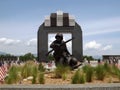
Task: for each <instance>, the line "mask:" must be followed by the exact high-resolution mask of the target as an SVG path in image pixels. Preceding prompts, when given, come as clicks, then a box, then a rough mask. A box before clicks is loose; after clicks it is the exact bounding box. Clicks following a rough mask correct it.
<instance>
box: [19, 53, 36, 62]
mask: <svg viewBox="0 0 120 90" xmlns="http://www.w3.org/2000/svg"><path fill="white" fill-rule="evenodd" d="M34 59H35V57H34V55H33V54H32V53H27V54H25V55H23V56H20V60H22V61H28V60H34Z"/></svg>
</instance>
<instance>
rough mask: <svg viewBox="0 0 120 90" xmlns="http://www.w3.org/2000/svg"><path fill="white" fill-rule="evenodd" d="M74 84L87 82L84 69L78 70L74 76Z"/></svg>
mask: <svg viewBox="0 0 120 90" xmlns="http://www.w3.org/2000/svg"><path fill="white" fill-rule="evenodd" d="M71 83H72V84H83V83H85V75H84V73H83V72H82V71H80V70H77V71H76V72H75V74H74V75H73V77H72V82H71Z"/></svg>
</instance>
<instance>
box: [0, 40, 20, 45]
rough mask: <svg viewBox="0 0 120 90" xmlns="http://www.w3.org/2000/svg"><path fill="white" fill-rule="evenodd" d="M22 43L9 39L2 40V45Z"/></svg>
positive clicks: (0, 41)
mask: <svg viewBox="0 0 120 90" xmlns="http://www.w3.org/2000/svg"><path fill="white" fill-rule="evenodd" d="M17 43H20V40H15V39H9V38H0V44H5V45H13V44H17Z"/></svg>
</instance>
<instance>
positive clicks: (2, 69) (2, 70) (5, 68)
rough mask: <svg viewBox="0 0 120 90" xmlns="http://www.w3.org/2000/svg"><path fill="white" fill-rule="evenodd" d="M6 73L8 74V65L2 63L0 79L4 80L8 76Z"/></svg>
mask: <svg viewBox="0 0 120 90" xmlns="http://www.w3.org/2000/svg"><path fill="white" fill-rule="evenodd" d="M6 74H7V67H6V65H2V66H1V67H0V81H1V80H4V78H5V77H6Z"/></svg>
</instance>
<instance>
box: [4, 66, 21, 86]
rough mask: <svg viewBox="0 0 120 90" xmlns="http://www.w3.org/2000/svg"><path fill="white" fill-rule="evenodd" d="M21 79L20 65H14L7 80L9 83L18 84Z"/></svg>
mask: <svg viewBox="0 0 120 90" xmlns="http://www.w3.org/2000/svg"><path fill="white" fill-rule="evenodd" d="M20 80H21V76H20V75H19V67H17V66H12V67H11V68H10V70H9V76H7V77H6V78H5V82H6V83H7V84H16V83H17V82H18V81H20Z"/></svg>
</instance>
